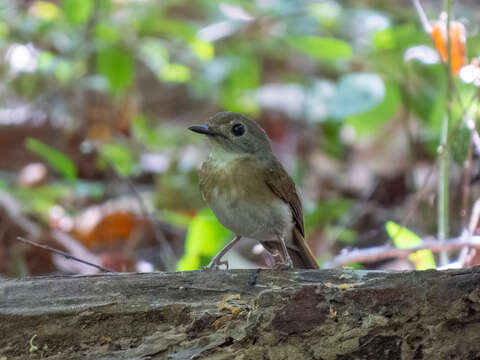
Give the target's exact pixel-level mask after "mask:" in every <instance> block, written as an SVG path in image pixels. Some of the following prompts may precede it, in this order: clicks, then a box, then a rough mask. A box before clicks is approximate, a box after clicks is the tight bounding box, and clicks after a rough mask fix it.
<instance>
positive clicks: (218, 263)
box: [203, 259, 228, 271]
mask: <svg viewBox="0 0 480 360" xmlns="http://www.w3.org/2000/svg"><path fill="white" fill-rule="evenodd" d="M222 265H225V270H228V261H227V260H223V261H220V260H217V259H213V260H212V261H211V262H210V264H208V265H207V266H204V267H203V270H206V271H210V270H222V269H220V266H222Z"/></svg>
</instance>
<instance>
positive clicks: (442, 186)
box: [437, 0, 454, 266]
mask: <svg viewBox="0 0 480 360" xmlns="http://www.w3.org/2000/svg"><path fill="white" fill-rule="evenodd" d="M452 2H453V0H445V11H446V12H447V34H446V42H447V52H448V60H447V63H446V68H445V71H446V75H447V93H446V99H447V109H446V115H445V116H444V118H443V123H442V133H441V140H440V148H439V161H440V168H439V170H440V173H439V181H438V208H437V217H438V229H437V231H438V234H437V237H438V241H439V242H440V244H444V243H445V240H446V239H447V238H448V236H449V214H448V207H449V191H448V190H449V177H448V170H449V167H450V151H449V143H448V126H449V123H450V122H451V117H452V111H451V109H452V101H453V95H454V88H453V75H452V69H451V48H450V20H451V12H452ZM447 263H448V254H447V252H446V251H442V252H440V265H441V266H443V265H446V264H447Z"/></svg>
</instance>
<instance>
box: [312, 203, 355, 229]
mask: <svg viewBox="0 0 480 360" xmlns="http://www.w3.org/2000/svg"><path fill="white" fill-rule="evenodd" d="M351 203H352V202H351V201H350V200H348V199H341V198H340V199H333V200H327V201H322V202H320V203H318V204H317V206H316V207H315V209H314V210H313V211H312V212H310V213H308V214H306V215H305V228H306V229H309V228H312V227H313V226H316V225H319V224H325V223H327V222H329V221H332V220H335V219H338V218H339V217H341V216H342V215H343V214H345V213H346V212H347V211H348V210H349V209H350V205H351Z"/></svg>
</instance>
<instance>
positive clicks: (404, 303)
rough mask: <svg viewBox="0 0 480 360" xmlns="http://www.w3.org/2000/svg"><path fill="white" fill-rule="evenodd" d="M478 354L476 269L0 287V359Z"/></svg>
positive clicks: (56, 280)
mask: <svg viewBox="0 0 480 360" xmlns="http://www.w3.org/2000/svg"><path fill="white" fill-rule="evenodd" d="M37 358H38V359H40V358H48V359H129V360H131V359H176V360H180V359H212V360H216V359H238V360H240V359H244V360H250V359H253V360H255V359H274V360H281V359H323V360H327V359H328V360H333V359H335V360H337V359H343V360H345V359H393V360H395V359H459V360H460V359H461V360H463V359H479V358H480V268H471V269H462V270H451V271H442V272H439V271H424V272H393V273H392V272H390V273H387V272H367V271H342V270H320V271H311V270H310V271H308V270H306V271H291V272H290V271H270V270H268V271H267V270H262V271H256V270H232V271H214V272H203V271H195V272H183V273H150V274H103V275H90V276H59V277H42V278H28V279H22V280H0V359H2V360H4V359H8V360H10V359H37Z"/></svg>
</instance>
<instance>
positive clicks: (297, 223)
mask: <svg viewBox="0 0 480 360" xmlns="http://www.w3.org/2000/svg"><path fill="white" fill-rule="evenodd" d="M265 182H266V184H267V186H268V187H269V188H270V190H271V191H272V192H273V193H274V194H275V195H276V196H278V197H279V198H280V199H282V200H283V201H284V202H285V203H287V204H288V205H289V206H290V210H291V212H292V217H293V222H294V227H293V229H292V232H293V234H292V238H291V243H290V244H287V249H288V252H289V254H290V257H291V258H292V261H293V264H294V266H295V267H298V268H306V269H318V268H319V267H318V264H317V261H316V260H315V257H314V256H313V254H312V252H311V250H310V248H309V247H308V245H307V244H306V243H305V230H304V226H303V211H302V203H301V201H300V198H299V197H298V194H297V190H296V188H295V184H294V183H293V181H292V179H291V178H290V176H289V175H288V174H287V172H286V171H285V170H284V169H283V166H282V165H281V164H280V163H279V162H278V161H275V162H274V165H273V166H272V167H271V168H270V169H269V170H268V172H266V178H265ZM264 246H265V247H266V248H267V250H269V251H272V250H277V252H278V253H280V254H281V251H280V250H281V249H280V248H279V246H280V244H279V243H278V242H265V243H264Z"/></svg>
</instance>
